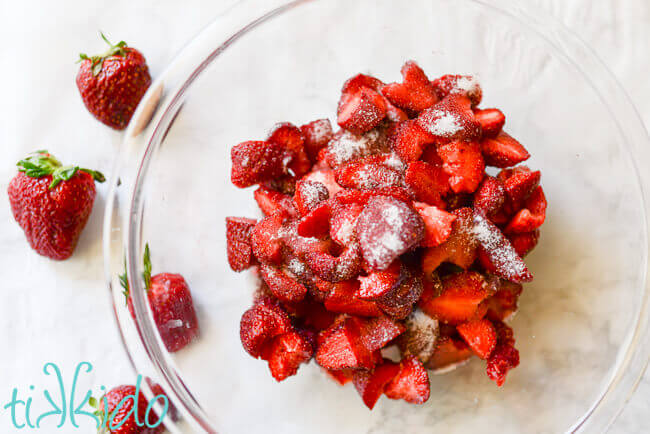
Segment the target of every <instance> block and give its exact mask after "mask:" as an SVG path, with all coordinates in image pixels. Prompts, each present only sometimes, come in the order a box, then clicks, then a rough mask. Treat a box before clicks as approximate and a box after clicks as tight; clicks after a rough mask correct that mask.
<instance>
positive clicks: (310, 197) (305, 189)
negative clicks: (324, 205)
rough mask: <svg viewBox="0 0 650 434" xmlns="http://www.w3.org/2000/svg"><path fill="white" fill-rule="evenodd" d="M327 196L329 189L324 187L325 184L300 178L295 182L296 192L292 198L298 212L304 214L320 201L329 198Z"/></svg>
mask: <svg viewBox="0 0 650 434" xmlns="http://www.w3.org/2000/svg"><path fill="white" fill-rule="evenodd" d="M329 196H330V195H329V191H328V190H327V187H325V184H323V183H321V182H318V181H310V180H308V179H307V180H305V179H301V180H300V181H298V182H296V193H295V195H294V196H293V200H294V202H295V203H296V208H298V211H299V212H300V214H301V215H306V214H308V213H309V212H310V211H312V210H313V209H314V208H316V207H317V206H318V205H319V204H320V203H321V202H323V201H325V200H327V199H329Z"/></svg>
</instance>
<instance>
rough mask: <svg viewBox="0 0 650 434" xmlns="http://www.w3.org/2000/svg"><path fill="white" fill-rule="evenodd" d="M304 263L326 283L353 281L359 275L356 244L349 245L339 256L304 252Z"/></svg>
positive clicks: (359, 266) (358, 252) (359, 268)
mask: <svg viewBox="0 0 650 434" xmlns="http://www.w3.org/2000/svg"><path fill="white" fill-rule="evenodd" d="M326 230H327V229H326ZM305 262H307V265H309V268H310V269H311V271H312V272H313V273H314V274H315V275H317V276H318V277H320V278H321V279H323V280H326V281H328V282H341V281H343V280H349V279H353V278H355V277H356V276H357V275H358V274H359V271H360V270H361V253H360V251H359V245H358V244H350V246H348V247H346V248H345V249H344V250H343V252H342V253H341V254H340V255H339V256H333V255H332V254H330V253H328V252H319V251H310V252H306V253H305Z"/></svg>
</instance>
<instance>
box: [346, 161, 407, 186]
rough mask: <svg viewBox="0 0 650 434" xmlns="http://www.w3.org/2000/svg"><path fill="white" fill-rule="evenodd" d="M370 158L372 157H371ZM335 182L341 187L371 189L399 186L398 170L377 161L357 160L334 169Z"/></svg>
mask: <svg viewBox="0 0 650 434" xmlns="http://www.w3.org/2000/svg"><path fill="white" fill-rule="evenodd" d="M371 158H372V157H371ZM335 177H336V182H337V183H338V184H339V185H340V186H341V187H343V188H355V189H360V190H372V189H375V188H386V187H393V186H396V187H398V186H400V184H401V176H400V174H399V172H397V171H396V170H394V169H391V168H390V167H387V166H385V165H383V164H379V163H368V162H366V161H358V162H353V163H348V164H346V165H345V166H341V167H339V168H338V169H337V170H336V171H335Z"/></svg>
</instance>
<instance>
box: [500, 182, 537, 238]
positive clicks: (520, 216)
mask: <svg viewBox="0 0 650 434" xmlns="http://www.w3.org/2000/svg"><path fill="white" fill-rule="evenodd" d="M524 207H525V208H523V209H521V210H519V212H518V213H517V214H516V215H515V216H514V217H513V218H512V220H510V223H508V226H507V227H506V229H505V232H506V233H515V234H521V233H527V232H532V231H534V230H535V229H537V228H539V227H540V226H541V225H542V224H543V223H544V220H545V219H546V196H544V190H543V189H542V187H541V186H539V187H537V188H536V189H535V190H533V192H532V193H531V194H530V196H529V197H528V199H526V202H525V204H524Z"/></svg>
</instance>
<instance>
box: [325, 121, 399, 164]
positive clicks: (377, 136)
mask: <svg viewBox="0 0 650 434" xmlns="http://www.w3.org/2000/svg"><path fill="white" fill-rule="evenodd" d="M386 150H388V146H387V143H386V135H385V133H384V132H383V130H381V129H380V128H375V129H373V130H370V131H368V132H367V133H365V134H355V133H352V132H350V131H347V130H340V131H338V132H336V133H335V134H334V137H332V140H330V142H329V143H328V145H327V148H326V154H327V155H326V160H327V164H329V166H330V167H332V168H337V167H338V166H339V165H341V164H344V163H347V162H350V161H352V160H356V159H359V158H363V157H367V156H369V155H375V154H378V153H381V152H384V151H386Z"/></svg>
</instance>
